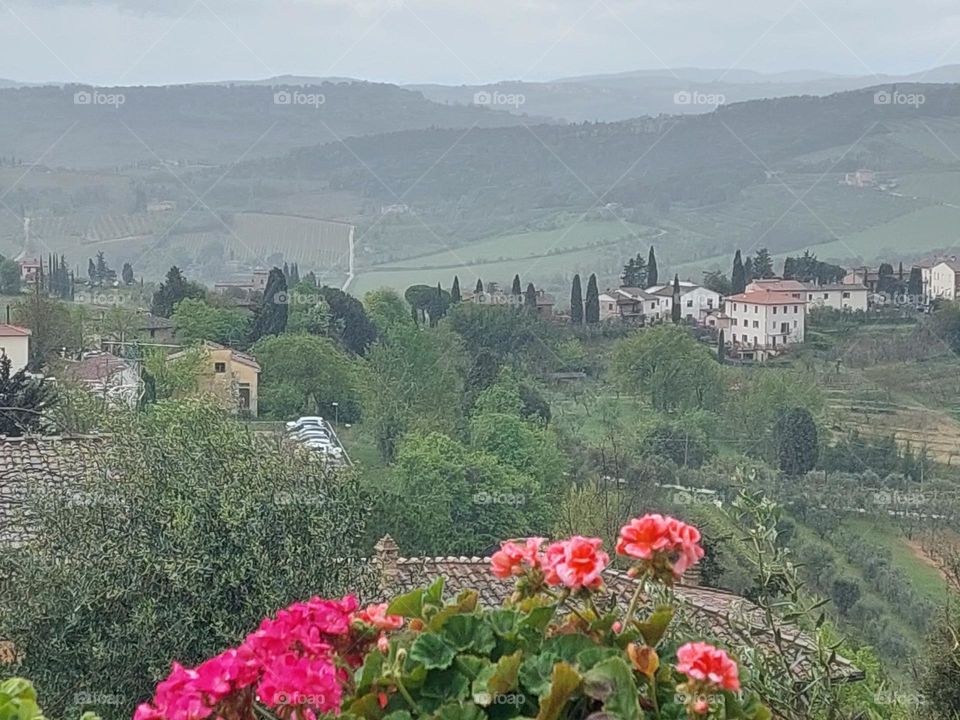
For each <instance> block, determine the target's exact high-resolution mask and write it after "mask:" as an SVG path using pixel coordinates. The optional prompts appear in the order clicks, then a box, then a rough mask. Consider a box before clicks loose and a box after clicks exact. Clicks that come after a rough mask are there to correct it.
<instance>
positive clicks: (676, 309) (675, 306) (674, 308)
mask: <svg viewBox="0 0 960 720" xmlns="http://www.w3.org/2000/svg"><path fill="white" fill-rule="evenodd" d="M681 317H682V313H681V312H680V276H679V275H674V276H673V302H672V303H671V307H670V318H671V319H672V320H673V321H674V322H675V323H679V322H680V319H681Z"/></svg>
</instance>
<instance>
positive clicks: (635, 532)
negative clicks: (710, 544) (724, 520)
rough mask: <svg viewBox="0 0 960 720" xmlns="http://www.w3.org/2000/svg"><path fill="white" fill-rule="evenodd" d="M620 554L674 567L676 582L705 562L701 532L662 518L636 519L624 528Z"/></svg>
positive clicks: (645, 517) (649, 516)
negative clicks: (692, 567)
mask: <svg viewBox="0 0 960 720" xmlns="http://www.w3.org/2000/svg"><path fill="white" fill-rule="evenodd" d="M617 553H618V554H619V555H625V556H627V557H632V558H636V559H638V560H643V561H644V562H647V563H651V564H655V563H657V562H663V563H665V564H667V565H669V566H670V570H671V572H672V573H673V576H674V578H675V579H679V578H680V577H681V576H682V575H683V574H684V573H685V572H686V571H687V570H688V569H689V568H690V567H691V566H693V565H696V564H697V563H698V562H700V560H701V559H702V558H703V548H702V547H701V546H700V531H699V530H697V529H696V528H695V527H693V526H692V525H688V524H686V523H685V522H682V521H680V520H677V519H676V518H672V517H669V516H664V515H659V514H651V515H644V516H643V517H641V518H635V519H633V520H631V521H630V522H629V523H627V525H625V526H624V527H622V528H620V538H619V539H618V540H617Z"/></svg>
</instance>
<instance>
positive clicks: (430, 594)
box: [423, 575, 444, 605]
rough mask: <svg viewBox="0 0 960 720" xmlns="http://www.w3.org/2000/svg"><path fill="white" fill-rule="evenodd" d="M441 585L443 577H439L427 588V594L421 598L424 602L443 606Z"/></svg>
mask: <svg viewBox="0 0 960 720" xmlns="http://www.w3.org/2000/svg"><path fill="white" fill-rule="evenodd" d="M443 585H444V577H443V575H441V576H440V577H438V578H437V579H436V580H434V581H433V583H431V585H430V587H428V588H427V592H426V593H425V594H424V598H423V599H424V602H427V603H430V604H431V605H443Z"/></svg>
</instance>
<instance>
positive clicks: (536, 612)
mask: <svg viewBox="0 0 960 720" xmlns="http://www.w3.org/2000/svg"><path fill="white" fill-rule="evenodd" d="M556 612H557V608H556V606H555V605H546V606H544V607H538V608H534V609H533V610H531V611H530V612H529V613H527V615H526V616H525V617H524V618H523V620H521V621H520V627H521V628H524V629H526V628H529V629H531V630H536V631H537V632H538V633H542V632H543V631H544V630H545V629H546V627H547V625H549V624H550V621H551V620H553V616H554V614H555V613H556Z"/></svg>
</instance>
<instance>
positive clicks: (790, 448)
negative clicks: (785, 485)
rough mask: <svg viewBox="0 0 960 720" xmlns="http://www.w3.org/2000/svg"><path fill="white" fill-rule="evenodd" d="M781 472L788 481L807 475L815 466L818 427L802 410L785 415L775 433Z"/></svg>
mask: <svg viewBox="0 0 960 720" xmlns="http://www.w3.org/2000/svg"><path fill="white" fill-rule="evenodd" d="M774 435H775V437H776V439H777V459H778V464H779V467H780V470H781V471H783V472H784V473H786V474H787V475H789V476H791V477H795V476H798V475H803V474H804V473H808V472H810V471H811V470H813V468H815V467H816V466H817V460H818V459H819V457H820V441H819V438H818V436H817V424H816V423H815V422H814V420H813V416H812V415H811V414H810V411H809V410H807V409H806V408H805V407H793V408H789V409H788V410H787V411H786V412H784V413H783V414H782V415H781V416H780V418H779V419H778V421H777V424H776V427H775V429H774Z"/></svg>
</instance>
